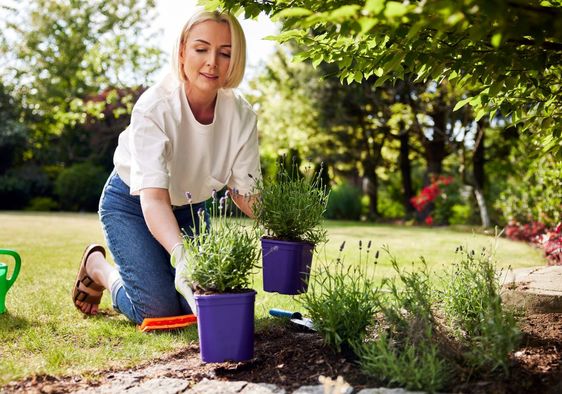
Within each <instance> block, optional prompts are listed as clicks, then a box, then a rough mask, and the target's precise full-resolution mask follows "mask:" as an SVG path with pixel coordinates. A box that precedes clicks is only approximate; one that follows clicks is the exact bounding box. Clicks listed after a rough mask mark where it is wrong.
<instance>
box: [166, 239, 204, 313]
mask: <svg viewBox="0 0 562 394" xmlns="http://www.w3.org/2000/svg"><path fill="white" fill-rule="evenodd" d="M187 257H188V253H187V251H186V250H185V247H184V246H183V244H182V243H177V244H176V245H174V247H173V248H172V253H171V254H170V263H171V264H172V267H174V268H175V269H176V276H175V279H174V283H175V285H176V290H177V292H178V293H180V294H181V295H182V296H183V297H184V298H185V299H186V300H187V303H188V304H189V308H191V313H193V314H194V315H196V316H197V308H196V307H195V297H194V296H193V290H192V289H191V287H190V286H189V285H188V283H187V280H188V273H187V272H188V271H187Z"/></svg>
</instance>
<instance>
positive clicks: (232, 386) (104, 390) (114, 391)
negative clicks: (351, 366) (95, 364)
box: [77, 376, 421, 394]
mask: <svg viewBox="0 0 562 394" xmlns="http://www.w3.org/2000/svg"><path fill="white" fill-rule="evenodd" d="M188 385H189V384H188V382H187V381H185V380H183V379H177V378H166V377H163V378H155V379H150V380H147V381H144V382H139V381H136V380H135V379H134V378H131V377H130V376H127V377H123V378H120V377H117V379H115V380H114V381H113V382H112V383H111V384H110V385H107V386H100V387H95V388H88V389H83V390H80V391H77V393H80V394H118V393H126V394H143V393H158V394H179V393H184V394H350V393H351V392H352V391H353V388H352V387H351V386H349V384H347V383H345V382H344V381H343V380H341V379H337V380H332V379H329V378H326V379H324V380H323V384H319V385H316V386H302V387H299V388H298V389H296V390H295V391H293V392H292V393H287V392H286V390H285V389H282V388H279V387H277V386H275V385H273V384H265V383H249V382H241V381H239V382H223V381H217V380H208V379H203V380H202V381H201V382H199V383H198V384H196V385H195V386H193V387H192V388H191V389H189V388H188ZM357 394H421V392H419V391H416V392H414V391H406V390H404V389H388V388H382V387H381V388H372V389H362V390H361V391H359V392H358V393H357Z"/></svg>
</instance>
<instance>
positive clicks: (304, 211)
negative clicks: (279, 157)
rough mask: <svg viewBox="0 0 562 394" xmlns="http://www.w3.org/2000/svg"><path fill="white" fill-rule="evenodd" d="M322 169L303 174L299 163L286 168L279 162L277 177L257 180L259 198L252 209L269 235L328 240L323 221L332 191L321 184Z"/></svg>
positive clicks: (288, 239) (285, 238)
mask: <svg viewBox="0 0 562 394" xmlns="http://www.w3.org/2000/svg"><path fill="white" fill-rule="evenodd" d="M309 171H310V169H307V172H309ZM322 171H323V167H321V168H320V170H319V171H318V172H316V173H313V174H308V175H306V174H305V175H301V173H300V172H299V169H298V168H297V165H296V164H293V166H292V167H291V168H290V169H287V168H286V167H285V165H284V164H283V163H279V164H278V168H277V175H276V177H275V179H259V180H255V191H256V193H257V194H258V195H259V198H258V199H257V201H256V203H255V204H254V205H253V208H252V209H253V213H254V216H255V219H256V223H257V224H258V225H260V226H262V227H263V228H264V229H265V231H266V234H267V236H268V237H271V238H275V239H279V240H286V241H303V242H308V243H310V244H312V245H317V244H319V243H322V242H325V241H326V230H325V229H324V228H323V226H322V225H321V224H322V223H321V222H322V219H323V216H324V212H325V211H326V205H327V203H328V195H329V193H328V192H327V191H326V187H325V185H323V184H322V179H321V175H322Z"/></svg>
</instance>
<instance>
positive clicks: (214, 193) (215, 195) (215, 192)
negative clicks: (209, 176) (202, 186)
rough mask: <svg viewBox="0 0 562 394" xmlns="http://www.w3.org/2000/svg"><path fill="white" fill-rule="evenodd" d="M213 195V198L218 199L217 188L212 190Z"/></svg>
mask: <svg viewBox="0 0 562 394" xmlns="http://www.w3.org/2000/svg"><path fill="white" fill-rule="evenodd" d="M211 197H213V200H216V199H217V190H216V189H213V191H212V192H211Z"/></svg>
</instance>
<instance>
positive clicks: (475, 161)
mask: <svg viewBox="0 0 562 394" xmlns="http://www.w3.org/2000/svg"><path fill="white" fill-rule="evenodd" d="M478 131H479V133H478V137H477V138H476V143H475V145H474V154H473V155H472V171H473V174H474V195H475V196H476V202H477V203H478V209H479V210H480V219H481V221H482V227H490V225H491V223H490V215H489V214H488V207H487V206H486V199H485V197H484V184H485V182H486V174H485V170H484V164H485V163H486V158H485V148H484V127H482V125H480V124H478Z"/></svg>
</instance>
